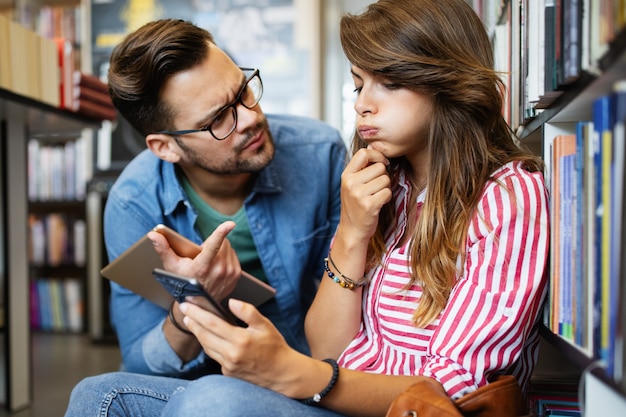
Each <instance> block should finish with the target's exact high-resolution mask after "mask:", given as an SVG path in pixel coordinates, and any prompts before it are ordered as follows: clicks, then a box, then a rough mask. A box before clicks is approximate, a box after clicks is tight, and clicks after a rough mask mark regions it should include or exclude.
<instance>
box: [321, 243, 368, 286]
mask: <svg viewBox="0 0 626 417" xmlns="http://www.w3.org/2000/svg"><path fill="white" fill-rule="evenodd" d="M328 261H330V264H331V265H332V266H333V268H335V271H337V274H335V273H334V272H333V271H331V270H330V267H329V266H328ZM324 269H325V270H326V274H327V275H328V278H330V279H332V280H333V281H335V282H336V283H337V284H339V285H340V286H341V287H343V288H347V289H349V290H354V289H355V288H359V287H362V286H364V285H365V284H367V281H366V279H365V277H363V278H361V279H360V280H359V281H358V282H356V281H354V280H352V279H350V278H348V277H347V276H345V275H344V274H342V273H341V271H340V270H339V268H337V265H335V262H333V258H331V257H330V252H328V257H327V258H324Z"/></svg>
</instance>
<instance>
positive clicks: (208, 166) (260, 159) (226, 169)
mask: <svg viewBox="0 0 626 417" xmlns="http://www.w3.org/2000/svg"><path fill="white" fill-rule="evenodd" d="M264 129H265V130H266V132H267V140H266V141H265V143H263V145H262V146H261V147H260V148H259V149H258V150H257V151H256V154H255V155H253V156H252V157H249V158H246V159H240V158H239V155H240V153H241V151H242V150H243V148H245V147H246V145H247V144H248V142H249V141H250V140H252V138H253V137H255V136H256V135H257V134H258V133H259V132H260V131H261V130H264ZM175 140H176V142H177V143H178V146H179V147H180V148H181V149H182V150H183V151H184V152H185V154H186V156H187V159H188V161H189V163H190V164H193V165H195V166H197V167H199V168H202V169H204V170H205V171H207V172H210V173H212V174H218V175H235V174H243V173H256V172H259V171H261V170H262V169H263V168H265V167H266V166H267V165H268V164H269V163H270V162H271V161H272V159H273V158H274V153H275V147H274V139H273V138H272V133H271V132H270V130H269V127H268V125H267V119H264V120H263V122H261V123H259V124H258V125H257V126H256V127H255V128H254V129H253V130H250V131H249V132H248V133H246V136H245V138H244V139H243V140H242V141H241V142H240V143H238V144H236V145H235V146H233V147H232V149H231V152H230V154H229V155H230V157H229V158H228V159H226V160H222V161H216V160H211V159H206V158H204V156H205V155H204V154H203V155H199V154H198V153H197V152H195V151H193V150H191V149H190V148H189V147H188V146H187V145H185V143H184V142H183V141H181V140H179V139H178V138H175Z"/></svg>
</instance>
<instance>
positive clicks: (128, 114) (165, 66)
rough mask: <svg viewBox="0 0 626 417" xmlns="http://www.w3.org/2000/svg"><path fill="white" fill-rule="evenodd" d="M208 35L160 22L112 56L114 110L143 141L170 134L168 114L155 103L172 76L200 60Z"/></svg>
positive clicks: (110, 76) (180, 23)
mask: <svg viewBox="0 0 626 417" xmlns="http://www.w3.org/2000/svg"><path fill="white" fill-rule="evenodd" d="M209 42H213V37H212V35H211V34H210V33H209V32H208V31H206V30H204V29H202V28H199V27H198V26H195V25H194V24H192V23H190V22H187V21H184V20H178V19H163V20H157V21H154V22H150V23H147V24H145V25H144V26H142V27H140V28H139V29H137V30H136V31H135V32H133V33H131V34H129V35H128V36H127V37H126V38H125V39H124V40H123V41H122V43H120V44H119V45H117V46H116V47H115V49H114V50H113V53H112V54H111V62H110V67H109V74H108V82H109V93H110V95H111V99H112V100H113V104H114V105H115V107H116V108H117V109H118V111H119V112H120V114H121V115H122V116H124V118H126V120H128V122H129V123H130V124H131V125H132V126H133V127H134V128H135V129H137V131H139V132H140V133H141V134H142V135H148V134H150V133H154V132H157V131H159V130H164V129H167V128H169V127H170V126H169V124H170V122H171V118H172V109H169V108H168V107H167V106H166V105H165V104H164V103H162V102H161V101H160V94H161V88H162V87H163V84H164V83H165V82H166V81H167V79H168V78H169V77H171V76H172V75H174V74H176V73H178V72H180V71H184V70H187V69H189V68H191V67H193V66H195V65H197V64H199V63H200V62H202V60H204V59H205V58H206V56H207V54H208V51H209Z"/></svg>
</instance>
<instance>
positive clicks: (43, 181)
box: [0, 0, 626, 417]
mask: <svg viewBox="0 0 626 417" xmlns="http://www.w3.org/2000/svg"><path fill="white" fill-rule="evenodd" d="M373 1H374V0H264V1H258V0H219V1H218V0H154V1H138V0H106V1H103V0H0V339H2V343H0V417H2V416H14V417H15V416H18V417H32V416H44V415H45V416H49V415H63V414H64V411H65V408H66V406H67V403H68V399H69V395H70V392H71V390H72V388H73V387H74V386H75V384H77V383H78V382H79V381H80V380H81V379H83V378H85V377H87V376H91V375H97V374H101V373H104V372H109V371H116V370H119V369H120V364H121V355H120V351H119V347H118V341H117V337H116V334H115V331H114V329H113V328H112V325H111V323H110V319H109V303H108V302H109V295H110V283H109V280H108V279H107V277H105V276H103V274H102V273H101V270H102V268H104V267H105V266H106V265H107V264H108V263H109V262H108V259H107V252H106V249H105V244H104V237H103V212H104V207H105V205H106V202H107V194H108V191H109V190H110V188H111V187H112V186H113V184H114V183H115V181H116V179H117V178H118V176H119V174H120V173H121V172H122V170H123V169H124V167H125V166H126V165H127V163H128V162H129V161H131V160H132V159H133V158H134V157H135V156H136V155H138V154H139V153H140V152H141V151H142V150H143V149H145V147H146V144H145V142H144V138H143V137H142V136H141V135H139V133H137V131H135V130H134V129H133V127H131V125H130V124H129V123H128V122H127V121H126V120H125V119H124V118H122V117H121V116H120V115H119V113H118V112H117V109H116V108H115V107H114V106H113V103H112V101H111V97H110V96H109V89H108V85H107V72H108V68H109V58H110V55H111V52H112V50H113V48H114V47H115V46H116V45H117V44H118V43H119V42H120V41H121V40H122V39H123V38H124V37H125V36H126V35H127V34H128V33H130V32H131V31H133V30H134V29H136V28H138V27H140V26H141V25H143V24H144V23H147V22H149V21H152V20H156V19H159V18H165V17H172V18H180V19H185V20H190V21H192V22H194V23H196V24H197V25H198V26H201V27H203V28H206V29H208V30H209V31H210V32H211V33H212V34H213V36H214V38H215V41H216V43H217V44H218V45H219V46H220V47H221V48H223V49H224V51H226V52H227V53H228V54H229V55H230V56H231V58H232V59H233V60H234V61H235V62H237V63H238V64H240V65H242V66H253V67H255V68H259V69H260V71H261V72H262V75H263V85H264V90H263V97H262V102H261V103H262V106H263V110H264V112H265V113H283V114H293V115H298V116H308V117H312V118H316V119H320V120H323V121H325V122H326V123H328V124H330V125H331V126H333V127H334V128H336V129H337V130H338V131H339V132H340V133H341V135H342V138H343V139H344V141H345V144H346V146H348V147H349V146H350V142H351V140H352V135H353V132H354V109H353V106H354V94H353V90H354V82H353V78H352V75H351V74H350V67H349V64H348V62H347V60H346V58H345V56H344V54H343V51H342V48H341V44H340V41H339V20H340V18H341V16H342V15H344V14H345V13H357V12H360V11H362V10H363V9H364V8H365V7H366V6H367V5H368V4H370V3H372V2H373ZM467 2H468V3H469V4H470V5H471V6H472V7H473V9H474V11H475V12H476V13H477V15H478V16H479V17H480V18H481V20H482V21H483V23H484V25H485V28H486V29H487V32H488V34H489V37H490V39H491V43H492V45H493V53H494V58H495V69H496V70H497V71H499V73H500V74H501V78H502V81H503V83H504V85H505V86H506V96H505V100H504V107H503V109H502V112H503V115H504V117H505V119H506V121H507V122H508V124H509V126H510V127H511V129H512V131H513V133H514V134H515V136H516V138H517V140H518V141H519V143H520V144H521V145H522V146H524V147H526V148H528V149H530V150H532V152H533V153H535V154H536V155H538V156H541V157H542V159H543V163H544V167H543V169H544V172H543V175H544V178H545V183H546V187H547V189H548V191H549V207H550V226H549V227H550V252H549V268H548V271H547V274H548V282H549V284H548V295H547V297H546V301H545V304H544V306H543V311H542V313H541V325H540V348H539V358H538V361H537V365H536V366H535V369H534V372H533V374H532V377H531V380H530V386H529V388H528V392H527V393H526V397H525V401H527V405H528V415H529V416H533V417H540V416H585V417H596V416H608V415H626V240H623V239H624V238H625V237H626V233H625V232H626V216H623V215H622V213H626V189H625V184H624V178H625V175H626V171H625V168H624V165H625V163H626V0H467ZM622 243H623V244H622Z"/></svg>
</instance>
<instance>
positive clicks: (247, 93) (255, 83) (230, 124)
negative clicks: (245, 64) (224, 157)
mask: <svg viewBox="0 0 626 417" xmlns="http://www.w3.org/2000/svg"><path fill="white" fill-rule="evenodd" d="M240 69H241V70H242V71H244V72H247V71H252V74H251V75H250V76H249V77H248V78H246V82H245V83H244V85H243V87H242V88H241V90H239V93H237V97H235V99H234V100H233V101H232V102H230V103H229V104H227V105H226V106H224V107H222V109H221V110H220V111H219V112H218V113H217V114H216V115H215V116H214V117H213V119H211V121H210V122H209V123H208V124H207V125H206V126H203V127H201V128H200V129H188V130H174V131H171V130H161V131H159V132H156V133H162V134H165V135H187V134H189V133H196V132H206V131H209V133H211V135H213V137H214V138H215V139H217V140H224V139H226V138H227V137H228V136H229V135H230V134H231V133H233V132H234V130H235V129H236V128H237V105H238V104H241V105H242V106H244V107H245V108H247V109H252V108H254V107H255V106H256V105H257V104H259V100H261V96H262V95H263V82H262V81H261V75H260V74H259V70H258V69H255V68H240Z"/></svg>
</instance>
